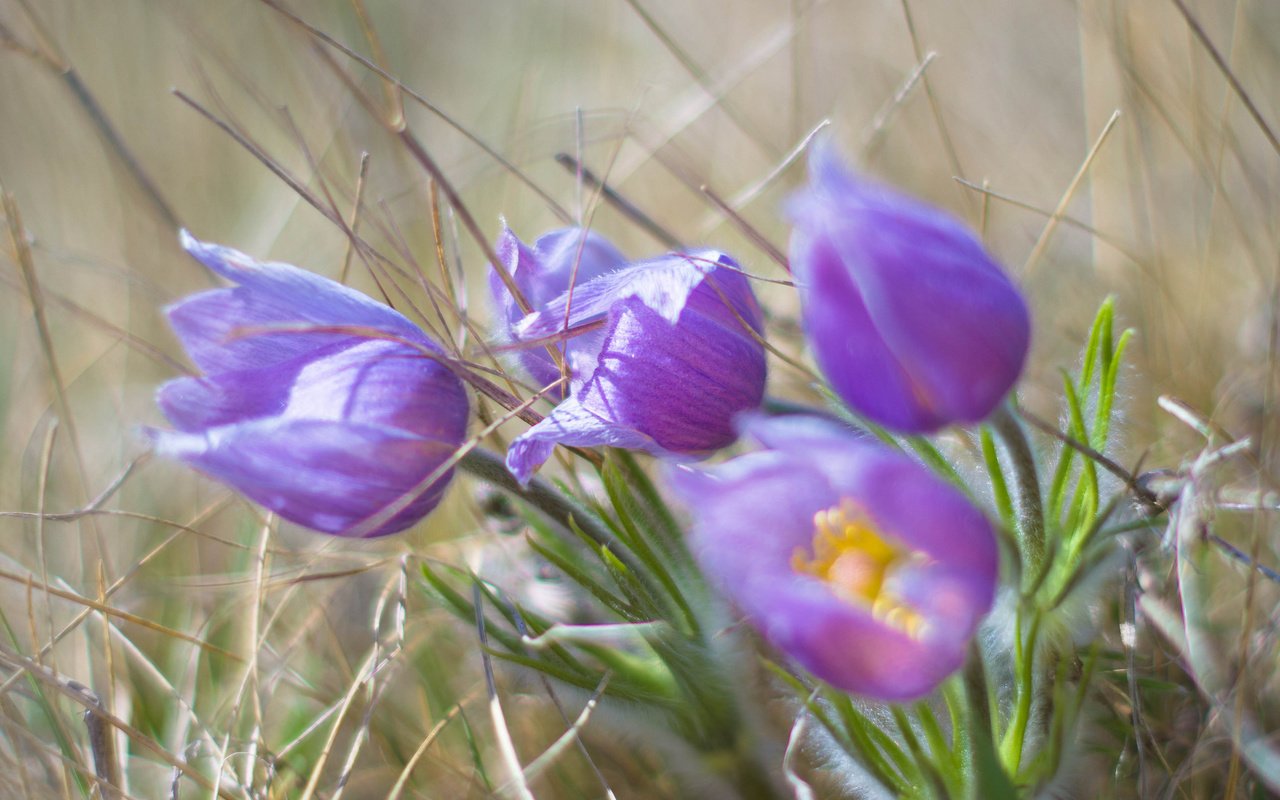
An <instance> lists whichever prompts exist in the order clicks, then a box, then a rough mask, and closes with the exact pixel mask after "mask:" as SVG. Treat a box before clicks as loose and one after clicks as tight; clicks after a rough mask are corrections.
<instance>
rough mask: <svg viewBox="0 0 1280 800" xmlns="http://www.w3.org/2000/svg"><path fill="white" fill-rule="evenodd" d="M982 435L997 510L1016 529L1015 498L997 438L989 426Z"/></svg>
mask: <svg viewBox="0 0 1280 800" xmlns="http://www.w3.org/2000/svg"><path fill="white" fill-rule="evenodd" d="M980 435H981V437H982V460H983V461H985V462H986V465H987V475H988V476H989V478H990V480H991V494H992V495H993V496H994V498H995V502H996V511H997V512H998V513H999V514H1000V520H1001V522H1003V523H1004V527H1006V528H1008V529H1009V530H1014V529H1015V528H1016V527H1017V524H1018V523H1017V517H1016V516H1015V515H1014V511H1013V500H1012V499H1011V498H1010V496H1009V484H1008V483H1007V482H1006V481H1005V479H1004V471H1003V470H1002V469H1001V468H1000V456H999V455H998V454H997V453H996V443H995V439H993V438H992V436H991V431H990V430H988V429H987V428H983V429H982V432H981V434H980Z"/></svg>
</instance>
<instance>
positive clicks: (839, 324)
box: [789, 141, 1031, 433]
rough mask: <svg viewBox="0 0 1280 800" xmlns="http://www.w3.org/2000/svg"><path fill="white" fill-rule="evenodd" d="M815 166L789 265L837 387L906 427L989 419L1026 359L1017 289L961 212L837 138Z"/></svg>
mask: <svg viewBox="0 0 1280 800" xmlns="http://www.w3.org/2000/svg"><path fill="white" fill-rule="evenodd" d="M809 172H810V183H809V186H808V187H807V188H806V189H805V190H804V191H802V192H800V193H799V194H797V195H796V196H795V197H793V198H792V200H791V202H790V205H789V211H790V216H791V218H792V220H793V222H794V223H795V228H794V230H793V232H792V236H791V267H792V270H793V271H794V274H795V278H796V283H797V285H798V286H799V289H800V300H801V305H802V315H803V317H804V325H805V330H806V333H807V335H808V339H809V343H810V346H811V347H812V348H813V351H814V354H815V355H816V357H817V361H818V364H819V366H820V367H821V368H822V371H823V373H825V374H826V376H827V379H828V380H829V381H830V382H831V386H832V388H833V389H834V390H835V391H836V392H837V393H838V394H839V395H840V396H841V397H842V398H843V399H844V400H845V402H847V403H848V404H849V406H850V407H851V408H853V409H854V410H856V411H857V412H858V413H860V414H863V415H865V416H866V417H867V418H869V419H871V420H873V421H875V422H878V423H880V424H882V425H885V426H886V427H889V428H893V429H895V430H899V431H903V432H906V433H924V432H930V431H934V430H937V429H938V428H941V427H943V426H945V425H949V424H953V423H970V422H977V421H979V420H981V419H984V418H985V417H986V416H987V415H988V414H990V413H991V412H992V411H993V410H994V409H995V407H996V405H998V404H999V403H1000V402H1001V401H1002V400H1003V399H1004V397H1005V396H1006V395H1007V394H1008V393H1009V391H1010V389H1012V387H1013V384H1014V383H1015V382H1016V381H1017V379H1018V375H1019V374H1020V373H1021V372H1022V365H1023V362H1024V360H1025V359H1026V355H1027V346H1028V342H1029V339H1030V328H1031V323H1030V319H1029V316H1028V313H1027V307H1026V304H1025V303H1024V302H1023V299H1022V296H1021V295H1020V294H1019V293H1018V290H1017V289H1016V288H1015V287H1014V285H1013V284H1012V283H1011V282H1010V280H1009V278H1008V277H1007V276H1006V275H1005V274H1004V273H1003V272H1002V271H1001V269H1000V267H999V266H998V265H997V264H996V263H995V261H994V260H993V259H992V258H991V256H990V255H988V254H987V252H986V251H985V250H984V249H983V247H982V245H981V244H980V243H979V242H978V240H977V239H976V238H975V237H974V236H973V234H972V233H971V232H970V231H969V230H968V229H966V228H965V227H964V226H963V225H962V224H961V223H960V222H959V221H957V220H956V219H954V218H952V217H951V216H949V215H947V214H944V213H943V212H941V211H939V210H937V209H934V208H932V207H930V206H927V205H925V204H923V203H920V202H918V201H916V200H913V199H911V198H908V197H904V196H903V195H900V194H897V193H895V192H892V191H889V190H888V189H885V188H883V187H880V186H877V185H875V184H872V183H870V182H867V181H863V180H860V179H858V178H856V177H854V176H853V175H851V174H849V173H848V172H847V171H846V170H845V169H844V167H843V165H842V164H841V163H840V161H839V158H838V156H837V155H836V153H835V149H834V147H833V146H832V145H831V144H830V143H829V142H827V141H820V142H819V143H817V144H816V145H815V146H814V150H813V154H812V158H811V159H810V162H809Z"/></svg>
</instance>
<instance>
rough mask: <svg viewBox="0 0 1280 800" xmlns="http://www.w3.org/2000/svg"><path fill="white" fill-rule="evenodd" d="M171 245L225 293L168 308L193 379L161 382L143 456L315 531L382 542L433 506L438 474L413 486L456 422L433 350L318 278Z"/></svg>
mask: <svg viewBox="0 0 1280 800" xmlns="http://www.w3.org/2000/svg"><path fill="white" fill-rule="evenodd" d="M182 246H183V247H184V248H186V250H187V252H189V253H191V255H193V256H195V257H196V259H198V260H199V261H200V262H201V263H203V264H204V265H205V266H206V267H208V268H209V269H211V270H213V271H214V272H216V273H217V274H218V275H220V276H222V277H223V278H226V279H227V280H229V281H231V282H233V283H234V284H236V285H235V286H234V287H231V288H226V289H215V290H212V291H208V292H202V293H200V294H197V295H194V296H192V297H188V298H187V299H185V300H183V301H181V302H179V303H177V304H175V305H173V306H171V307H170V308H169V309H168V315H169V322H170V324H171V325H172V326H173V329H174V331H175V332H176V333H177V334H178V337H179V339H181V340H182V344H183V346H184V347H185V348H186V350H187V353H188V354H189V355H190V356H191V359H192V360H193V361H194V362H195V364H196V366H197V367H199V369H200V370H201V371H202V372H203V373H204V374H203V375H201V376H199V377H189V378H178V379H177V380H174V381H170V382H169V383H166V384H165V385H164V386H162V387H160V391H159V392H158V394H157V402H158V403H159V405H160V408H161V410H162V411H163V412H164V414H165V416H166V417H168V419H169V421H170V422H171V423H173V425H174V427H175V428H177V430H176V431H159V430H151V431H149V434H150V436H151V437H152V440H153V442H154V444H155V449H156V451H157V452H158V453H160V454H161V455H166V456H171V457H175V458H179V459H181V460H183V461H185V462H186V463H187V464H189V465H191V466H192V467H195V468H196V469H198V470H200V471H201V472H204V473H205V474H207V475H209V476H210V477H213V478H215V479H217V480H219V481H222V482H223V483H226V484H228V485H230V486H232V487H234V488H235V489H236V490H237V491H239V492H240V493H242V494H244V495H245V496H246V497H248V498H250V499H251V500H254V501H255V502H258V503H261V504H262V505H264V506H266V507H267V508H269V509H271V510H272V511H275V512H276V513H278V514H279V515H280V516H282V517H284V518H285V519H288V520H291V521H293V522H296V523H298V524H299V525H304V526H306V527H308V528H313V529H315V530H318V531H324V532H326V533H334V534H339V535H358V536H382V535H384V534H388V533H394V532H396V531H400V530H403V529H405V528H407V527H409V526H410V525H412V524H414V523H415V522H417V521H418V520H420V519H422V517H424V516H426V514H427V513H428V512H430V511H431V509H433V508H435V506H436V504H437V503H439V502H440V498H441V496H442V495H443V493H444V489H445V486H446V485H447V484H448V482H449V478H450V476H451V473H445V474H444V475H442V476H441V477H440V478H438V479H437V480H435V481H433V482H432V483H431V484H430V485H423V482H424V481H425V480H426V479H427V478H429V477H430V476H431V475H432V474H433V473H434V472H435V471H436V470H437V468H439V467H440V466H442V465H443V464H444V462H445V461H446V460H447V459H448V458H449V457H450V456H451V455H452V454H453V453H454V451H455V450H456V449H457V448H458V446H459V445H460V444H461V442H462V440H463V438H464V437H465V436H466V429H467V417H468V413H467V412H468V409H467V395H466V392H465V390H464V389H463V386H462V383H461V381H459V380H458V378H457V377H456V376H455V375H454V374H453V373H452V372H450V371H449V369H448V368H447V367H445V366H444V365H443V364H441V363H440V362H439V361H438V360H437V359H436V358H434V357H433V356H434V355H436V354H438V353H440V352H441V351H440V348H439V347H438V346H437V345H436V344H435V343H434V342H432V341H431V340H430V339H428V338H427V337H426V336H425V335H424V334H423V333H422V331H421V330H419V329H418V327H417V326H415V325H414V324H413V323H412V322H410V321H409V320H408V319H406V318H405V317H404V316H403V315H401V314H400V313H398V312H396V311H394V310H392V309H390V308H388V307H386V306H384V305H381V304H379V303H376V302H374V301H373V300H371V299H369V298H368V297H366V296H365V295H363V294H360V293H359V292H357V291H354V290H352V289H348V288H347V287H345V286H343V285H341V284H339V283H335V282H333V281H331V280H328V279H327V278H322V277H320V276H318V275H314V274H312V273H310V272H306V271H304V270H301V269H298V268H297V267H293V266H290V265H288V264H277V263H266V264H263V263H259V262H257V261H254V260H253V259H251V258H250V257H248V256H246V255H245V254H243V253H240V252H237V251H235V250H232V249H230V248H226V247H219V246H217V245H211V244H205V243H203V242H199V241H196V240H195V239H194V238H192V237H191V236H190V235H189V234H188V233H187V232H186V231H183V232H182ZM310 326H314V327H319V328H323V327H349V328H352V329H366V330H367V331H368V334H362V331H360V330H351V331H347V332H344V331H330V332H325V331H315V332H307V328H308V327H310ZM272 328H286V329H288V328H296V330H280V331H276V332H272V331H271V329H272ZM255 329H256V330H255ZM379 336H385V337H388V338H375V337H379Z"/></svg>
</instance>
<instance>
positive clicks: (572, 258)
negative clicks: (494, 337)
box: [489, 227, 626, 400]
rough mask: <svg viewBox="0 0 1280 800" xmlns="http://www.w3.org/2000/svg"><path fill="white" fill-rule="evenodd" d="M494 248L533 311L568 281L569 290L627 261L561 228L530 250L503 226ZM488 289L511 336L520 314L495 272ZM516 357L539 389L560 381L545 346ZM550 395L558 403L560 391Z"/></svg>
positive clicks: (594, 239)
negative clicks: (572, 286) (570, 287)
mask: <svg viewBox="0 0 1280 800" xmlns="http://www.w3.org/2000/svg"><path fill="white" fill-rule="evenodd" d="M495 250H496V251H497V256H498V258H500V259H501V260H502V264H503V266H504V267H506V269H507V272H508V273H510V275H511V277H512V278H514V279H515V282H516V286H518V287H520V291H521V292H523V293H524V297H525V300H527V301H528V302H529V305H530V306H531V307H532V308H533V309H535V310H536V309H539V308H542V307H543V306H544V305H546V304H547V303H549V302H551V301H552V300H554V299H555V298H557V297H559V296H560V295H562V294H564V293H565V292H567V291H568V290H569V285H570V283H571V282H572V284H573V285H574V286H581V285H582V284H584V283H587V282H588V281H590V280H592V279H593V278H597V277H599V276H600V275H603V274H605V273H606V272H609V271H610V270H615V269H618V268H619V267H621V266H623V265H624V264H625V263H626V257H625V256H623V255H622V253H620V252H619V251H618V249H617V248H616V247H614V246H613V244H612V243H611V242H610V241H609V240H608V239H606V238H604V237H603V236H601V235H600V234H598V233H596V232H595V231H591V230H584V229H582V228H561V229H559V230H554V231H551V232H550V233H546V234H543V235H542V236H540V237H538V241H536V242H534V243H533V248H532V249H530V248H529V246H528V245H526V244H525V243H524V242H522V241H520V239H518V238H517V237H516V235H515V234H514V233H512V232H511V229H510V228H506V227H504V228H503V229H502V234H501V235H499V236H498V242H497V245H496V246H495ZM489 289H490V291H491V292H492V294H493V298H494V302H496V303H497V305H498V308H499V311H500V312H501V316H502V320H503V325H504V326H505V327H506V334H507V336H508V337H510V336H511V335H512V329H513V328H514V327H515V326H516V324H517V323H519V322H520V320H521V318H523V317H524V312H522V311H521V310H520V306H519V305H517V304H516V301H515V298H513V297H512V296H511V293H510V292H509V291H507V286H506V284H505V283H503V281H502V278H501V277H500V276H499V275H498V273H497V271H496V270H490V272H489ZM551 346H552V347H553V348H554V349H556V350H559V351H560V353H561V354H562V355H563V354H566V353H568V352H572V351H573V350H574V349H575V348H577V347H579V346H581V342H580V340H577V339H571V340H569V341H567V342H566V341H561V342H552V343H551ZM519 357H520V364H521V366H523V367H524V369H525V371H526V372H528V373H529V376H530V377H531V378H533V380H534V381H536V382H537V384H538V386H539V388H541V387H543V386H546V385H548V384H550V383H552V382H553V381H555V380H557V379H558V378H559V377H560V368H559V367H557V366H556V362H555V361H554V360H553V359H552V358H551V355H550V354H549V353H548V352H547V350H546V348H545V347H539V346H531V347H529V348H526V349H524V350H521V351H520V356H519ZM564 357H569V356H568V355H565V356H564ZM552 395H553V397H554V398H555V399H557V400H558V399H560V398H561V397H563V396H564V392H563V391H555V392H553V393H552Z"/></svg>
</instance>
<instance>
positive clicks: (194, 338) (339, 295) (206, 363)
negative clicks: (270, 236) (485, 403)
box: [168, 231, 435, 373]
mask: <svg viewBox="0 0 1280 800" xmlns="http://www.w3.org/2000/svg"><path fill="white" fill-rule="evenodd" d="M182 245H183V247H184V248H186V250H187V252H189V253H191V255H193V256H194V257H195V258H196V259H197V260H199V261H200V262H201V263H202V264H204V265H205V266H207V267H209V268H210V269H211V270H213V271H214V272H216V273H218V274H219V275H221V276H222V277H224V278H226V279H228V280H230V281H233V282H235V283H237V284H239V285H238V286H236V287H233V288H229V289H217V290H214V291H210V292H203V293H201V294H197V295H195V296H193V297H190V298H188V299H186V300H184V301H182V302H180V303H177V304H175V305H173V306H171V307H170V308H169V309H168V314H169V320H170V323H171V324H172V325H173V328H174V331H175V332H177V334H178V336H179V338H180V339H181V340H182V344H183V347H185V348H186V350H187V352H188V354H189V355H190V356H191V359H192V360H193V361H195V363H196V365H197V366H198V367H199V368H200V370H201V371H203V372H206V373H213V372H224V371H230V370H241V369H255V368H260V367H263V366H266V365H268V364H271V363H278V362H282V361H286V360H289V359H291V358H294V357H296V356H298V355H300V354H303V353H307V352H311V351H314V350H316V349H318V348H324V347H329V346H331V345H333V344H334V343H335V342H338V341H341V340H342V339H344V338H345V339H350V338H357V337H353V336H352V335H351V334H337V333H327V334H321V333H316V334H309V333H295V332H292V331H290V332H287V333H277V334H265V333H259V334H253V333H252V332H250V333H249V334H248V335H241V334H242V333H243V332H244V331H245V329H252V328H262V327H272V326H281V325H322V326H352V327H362V328H370V329H373V330H377V331H380V332H383V333H386V334H389V335H391V336H396V337H399V338H402V339H405V340H407V341H411V342H416V343H418V344H419V345H422V346H424V347H431V348H435V345H433V344H431V342H430V340H428V339H427V338H426V337H425V336H423V334H422V331H420V330H419V329H418V328H417V326H415V325H414V324H413V323H412V322H410V321H409V320H408V319H406V318H405V317H404V315H402V314H400V313H399V312H397V311H395V310H393V309H391V308H388V307H387V306H385V305H382V304H380V303H377V302H374V301H373V300H372V299H370V298H369V297H367V296H365V295H363V294H361V293H360V292H357V291H355V290H354V289H349V288H347V287H345V286H343V285H342V284H340V283H337V282H335V281H331V280H329V279H328V278H323V277H321V276H319V275H315V274H313V273H310V272H307V271H306V270H302V269H298V268H297V267H294V266H290V265H289V264H280V263H260V262H258V261H255V260H253V259H252V258H250V257H249V256H247V255H245V254H244V253H241V252H239V251H237V250H233V249H231V248H229V247H221V246H218V245H214V244H207V243H204V242H200V241H197V240H196V239H194V238H192V237H191V235H190V234H188V233H187V232H186V231H183V232H182Z"/></svg>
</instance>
